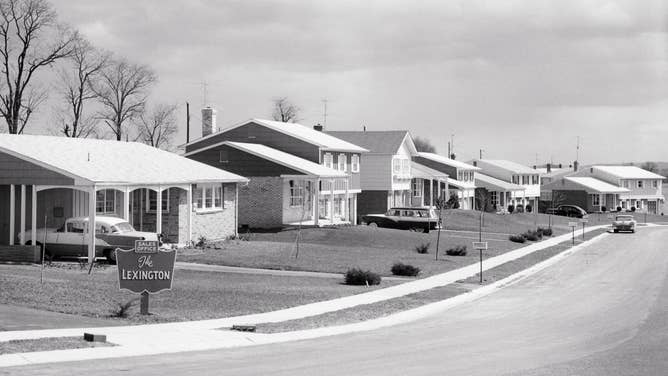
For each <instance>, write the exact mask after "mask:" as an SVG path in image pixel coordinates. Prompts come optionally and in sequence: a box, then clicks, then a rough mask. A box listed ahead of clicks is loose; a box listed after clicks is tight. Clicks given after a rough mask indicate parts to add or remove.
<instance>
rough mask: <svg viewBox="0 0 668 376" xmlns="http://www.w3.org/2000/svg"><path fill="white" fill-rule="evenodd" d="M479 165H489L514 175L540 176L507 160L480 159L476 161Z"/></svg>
mask: <svg viewBox="0 0 668 376" xmlns="http://www.w3.org/2000/svg"><path fill="white" fill-rule="evenodd" d="M476 161H477V162H478V164H482V165H484V164H488V165H491V166H495V167H498V168H502V169H504V170H506V171H510V172H511V173H513V174H538V173H539V172H538V171H536V170H534V169H533V168H530V167H528V166H525V165H522V164H519V163H516V162H513V161H509V160H505V159H478V160H476Z"/></svg>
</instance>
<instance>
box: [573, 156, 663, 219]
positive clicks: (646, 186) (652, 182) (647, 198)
mask: <svg viewBox="0 0 668 376" xmlns="http://www.w3.org/2000/svg"><path fill="white" fill-rule="evenodd" d="M580 174H582V175H588V176H593V177H595V178H597V179H600V180H603V181H606V182H608V183H610V184H614V185H616V186H618V187H622V188H626V189H628V192H624V193H621V194H620V195H619V203H618V205H619V206H620V207H621V208H622V209H632V208H636V210H640V211H645V210H646V211H647V212H649V213H655V214H656V213H657V212H658V207H659V206H660V205H661V203H663V202H664V201H665V197H664V196H663V190H662V182H663V180H664V179H665V177H664V176H661V175H659V174H655V173H653V172H650V171H647V170H643V169H642V168H639V167H636V166H591V167H587V168H584V169H582V171H581V172H580V173H579V174H578V175H580Z"/></svg>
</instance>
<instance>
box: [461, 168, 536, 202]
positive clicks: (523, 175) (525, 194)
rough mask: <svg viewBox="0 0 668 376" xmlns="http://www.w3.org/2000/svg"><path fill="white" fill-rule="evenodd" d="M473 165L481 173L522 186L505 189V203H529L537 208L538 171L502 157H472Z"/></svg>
mask: <svg viewBox="0 0 668 376" xmlns="http://www.w3.org/2000/svg"><path fill="white" fill-rule="evenodd" d="M471 163H472V164H473V165H474V166H477V167H479V168H481V171H480V172H482V173H483V174H485V175H488V176H491V177H493V178H496V179H498V180H502V181H504V182H507V183H511V184H514V185H516V186H520V187H522V188H524V189H523V190H520V189H512V190H509V191H507V192H508V193H509V196H508V197H507V205H513V206H515V207H518V206H522V207H526V205H531V206H532V208H537V207H538V206H537V205H538V201H539V199H540V174H539V173H538V171H536V170H534V169H532V168H530V167H528V166H524V165H521V164H519V163H515V162H512V161H508V160H504V159H474V160H473V161H471Z"/></svg>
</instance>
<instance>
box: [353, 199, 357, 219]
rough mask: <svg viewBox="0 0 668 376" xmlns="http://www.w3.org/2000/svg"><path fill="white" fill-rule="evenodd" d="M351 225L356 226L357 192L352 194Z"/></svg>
mask: <svg viewBox="0 0 668 376" xmlns="http://www.w3.org/2000/svg"><path fill="white" fill-rule="evenodd" d="M353 225H355V226H357V193H355V194H354V195H353Z"/></svg>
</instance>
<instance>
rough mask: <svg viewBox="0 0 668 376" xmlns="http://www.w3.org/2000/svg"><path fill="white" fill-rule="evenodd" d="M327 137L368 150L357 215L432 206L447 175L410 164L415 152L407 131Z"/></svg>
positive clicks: (361, 132) (342, 134) (341, 133)
mask: <svg viewBox="0 0 668 376" xmlns="http://www.w3.org/2000/svg"><path fill="white" fill-rule="evenodd" d="M327 134H329V135H332V136H334V137H337V138H340V139H342V140H346V141H348V142H354V143H356V144H357V145H360V146H362V147H363V148H365V149H367V150H369V152H368V153H367V154H365V155H364V170H363V171H362V172H361V175H360V180H361V187H362V193H361V194H360V197H359V206H358V215H360V216H362V215H365V214H370V213H385V212H386V211H387V210H388V209H389V208H392V207H402V206H403V207H406V206H427V205H433V202H434V197H433V196H434V194H435V193H436V192H437V191H440V189H441V188H439V187H443V188H445V184H446V182H447V174H444V173H442V172H440V171H437V170H433V169H430V168H428V167H426V166H422V165H419V164H418V163H414V162H412V160H411V159H412V158H413V157H414V156H416V155H417V149H416V148H415V144H414V143H413V139H412V138H411V135H410V133H408V131H401V130H400V131H333V132H327Z"/></svg>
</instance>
